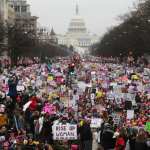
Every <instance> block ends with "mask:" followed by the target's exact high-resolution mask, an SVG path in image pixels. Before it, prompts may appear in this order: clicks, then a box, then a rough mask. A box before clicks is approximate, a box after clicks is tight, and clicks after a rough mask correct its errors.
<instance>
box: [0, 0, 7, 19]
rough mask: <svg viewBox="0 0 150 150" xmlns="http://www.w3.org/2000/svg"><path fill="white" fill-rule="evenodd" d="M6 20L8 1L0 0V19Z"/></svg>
mask: <svg viewBox="0 0 150 150" xmlns="http://www.w3.org/2000/svg"><path fill="white" fill-rule="evenodd" d="M7 20H8V3H7V0H0V21H1V22H5V21H7Z"/></svg>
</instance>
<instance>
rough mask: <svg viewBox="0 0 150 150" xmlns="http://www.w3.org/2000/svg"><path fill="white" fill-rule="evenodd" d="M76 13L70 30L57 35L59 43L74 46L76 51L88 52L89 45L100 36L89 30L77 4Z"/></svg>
mask: <svg viewBox="0 0 150 150" xmlns="http://www.w3.org/2000/svg"><path fill="white" fill-rule="evenodd" d="M75 14H76V15H75V16H74V17H73V18H72V19H71V21H70V24H69V28H68V31H67V33H66V34H65V35H57V37H58V44H60V45H66V46H68V47H70V46H73V47H74V50H75V51H78V52H80V53H84V52H87V51H88V49H89V47H90V46H91V45H92V44H94V43H96V42H98V40H99V37H98V36H97V35H95V34H90V33H88V31H87V28H86V24H85V21H84V19H83V18H82V17H81V16H80V15H79V7H78V5H76V13H75Z"/></svg>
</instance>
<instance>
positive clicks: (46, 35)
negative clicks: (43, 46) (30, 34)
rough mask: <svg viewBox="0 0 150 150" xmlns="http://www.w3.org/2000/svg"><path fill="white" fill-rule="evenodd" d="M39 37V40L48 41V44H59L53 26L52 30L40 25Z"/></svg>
mask: <svg viewBox="0 0 150 150" xmlns="http://www.w3.org/2000/svg"><path fill="white" fill-rule="evenodd" d="M37 37H38V39H39V41H41V42H44V43H48V44H50V43H51V44H58V40H57V35H56V33H55V32H54V29H53V28H52V29H51V31H50V30H49V29H48V28H46V27H40V26H39V27H38V29H37Z"/></svg>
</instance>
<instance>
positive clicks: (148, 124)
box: [145, 122, 150, 132]
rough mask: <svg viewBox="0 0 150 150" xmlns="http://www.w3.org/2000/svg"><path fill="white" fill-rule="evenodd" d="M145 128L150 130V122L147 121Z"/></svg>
mask: <svg viewBox="0 0 150 150" xmlns="http://www.w3.org/2000/svg"><path fill="white" fill-rule="evenodd" d="M145 130H146V131H148V132H150V122H147V123H146V126H145Z"/></svg>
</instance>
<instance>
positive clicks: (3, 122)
mask: <svg viewBox="0 0 150 150" xmlns="http://www.w3.org/2000/svg"><path fill="white" fill-rule="evenodd" d="M7 123H8V118H7V116H5V115H0V126H4V125H7Z"/></svg>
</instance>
